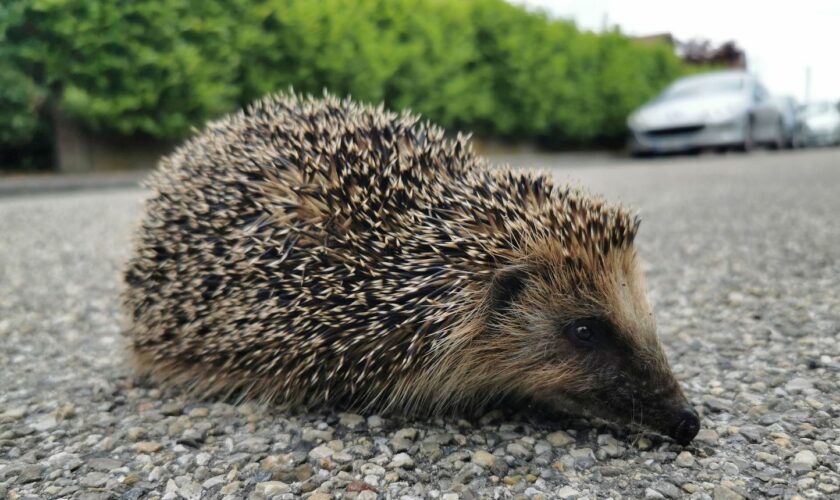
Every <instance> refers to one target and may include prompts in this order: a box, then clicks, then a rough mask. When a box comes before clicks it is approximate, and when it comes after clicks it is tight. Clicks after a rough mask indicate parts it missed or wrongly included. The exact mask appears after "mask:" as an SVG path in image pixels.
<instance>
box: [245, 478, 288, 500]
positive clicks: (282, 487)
mask: <svg viewBox="0 0 840 500" xmlns="http://www.w3.org/2000/svg"><path fill="white" fill-rule="evenodd" d="M291 491H292V488H291V487H289V485H288V484H286V483H283V482H280V481H266V482H264V483H257V486H256V487H254V493H256V494H257V495H258V496H261V497H263V498H271V497H273V496H274V495H282V494H283V493H290V492H291Z"/></svg>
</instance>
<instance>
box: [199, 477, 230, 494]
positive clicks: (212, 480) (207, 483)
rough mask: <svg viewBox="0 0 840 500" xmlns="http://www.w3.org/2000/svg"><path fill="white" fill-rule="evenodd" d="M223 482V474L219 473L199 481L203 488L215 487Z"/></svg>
mask: <svg viewBox="0 0 840 500" xmlns="http://www.w3.org/2000/svg"><path fill="white" fill-rule="evenodd" d="M224 482H225V475H224V474H219V475H218V476H213V477H211V478H210V479H208V480H206V481H204V482H203V483H201V487H202V488H204V489H205V490H209V489H212V488H215V487H216V486H218V485H220V484H223V483H224Z"/></svg>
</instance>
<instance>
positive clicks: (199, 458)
mask: <svg viewBox="0 0 840 500" xmlns="http://www.w3.org/2000/svg"><path fill="white" fill-rule="evenodd" d="M211 458H212V457H211V456H210V454H209V453H205V452H201V453H199V454H198V455H196V456H195V463H196V464H197V465H207V464H208V463H210V459H211Z"/></svg>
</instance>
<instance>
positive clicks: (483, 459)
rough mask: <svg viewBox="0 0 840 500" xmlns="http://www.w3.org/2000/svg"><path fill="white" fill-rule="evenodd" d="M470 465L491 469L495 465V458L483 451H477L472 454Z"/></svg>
mask: <svg viewBox="0 0 840 500" xmlns="http://www.w3.org/2000/svg"><path fill="white" fill-rule="evenodd" d="M470 460H472V463H474V464H476V465H480V466H481V467H487V468H489V467H493V466H494V465H495V464H496V456H495V455H493V454H492V453H488V452H486V451H484V450H477V451H475V452H474V453H473V454H472V458H471V459H470Z"/></svg>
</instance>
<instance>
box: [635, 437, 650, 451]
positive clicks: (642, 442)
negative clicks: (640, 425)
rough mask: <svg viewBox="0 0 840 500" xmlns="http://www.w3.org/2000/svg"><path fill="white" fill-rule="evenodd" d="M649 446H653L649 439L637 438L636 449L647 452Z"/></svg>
mask: <svg viewBox="0 0 840 500" xmlns="http://www.w3.org/2000/svg"><path fill="white" fill-rule="evenodd" d="M651 446H653V443H652V442H651V440H650V439H648V438H646V437H642V438H639V440H638V441H637V442H636V447H638V448H639V449H640V450H642V451H644V450H649V449H650V447H651Z"/></svg>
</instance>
